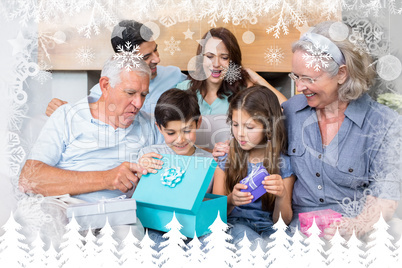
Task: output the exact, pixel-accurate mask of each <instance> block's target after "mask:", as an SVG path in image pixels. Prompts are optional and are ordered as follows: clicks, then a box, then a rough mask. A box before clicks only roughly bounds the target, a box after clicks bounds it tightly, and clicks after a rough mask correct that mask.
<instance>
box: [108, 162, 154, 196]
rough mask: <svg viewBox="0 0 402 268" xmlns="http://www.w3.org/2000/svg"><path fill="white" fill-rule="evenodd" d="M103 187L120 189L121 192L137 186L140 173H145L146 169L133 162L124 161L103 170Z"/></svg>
mask: <svg viewBox="0 0 402 268" xmlns="http://www.w3.org/2000/svg"><path fill="white" fill-rule="evenodd" d="M105 173H106V174H105V176H104V183H105V189H109V190H117V189H118V190H120V191H122V192H123V193H126V192H128V191H129V190H131V189H132V188H133V187H134V185H135V186H137V184H138V181H139V178H140V177H141V175H145V174H147V170H146V169H145V168H143V167H141V166H139V165H137V164H135V163H130V162H124V163H122V164H121V165H120V166H117V167H115V168H113V169H111V170H108V171H105Z"/></svg>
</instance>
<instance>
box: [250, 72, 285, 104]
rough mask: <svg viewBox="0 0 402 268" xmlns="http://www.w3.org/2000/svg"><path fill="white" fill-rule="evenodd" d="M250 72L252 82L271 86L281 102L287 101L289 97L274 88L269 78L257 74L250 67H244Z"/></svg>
mask: <svg viewBox="0 0 402 268" xmlns="http://www.w3.org/2000/svg"><path fill="white" fill-rule="evenodd" d="M244 69H245V70H246V71H247V72H248V74H249V75H250V80H251V83H253V84H255V85H261V86H265V87H267V88H269V89H270V90H271V91H272V92H273V93H274V94H275V95H276V97H278V101H279V103H280V104H282V103H283V102H285V101H287V100H288V99H287V98H286V97H285V96H284V95H283V94H282V93H281V92H280V91H279V90H277V89H276V88H274V87H273V86H272V85H271V84H270V83H268V81H267V80H265V79H264V78H263V77H261V76H260V75H259V74H257V73H256V72H255V71H253V70H251V69H250V68H244Z"/></svg>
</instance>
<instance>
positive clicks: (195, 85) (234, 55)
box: [189, 27, 250, 101]
mask: <svg viewBox="0 0 402 268" xmlns="http://www.w3.org/2000/svg"><path fill="white" fill-rule="evenodd" d="M208 33H210V36H211V37H209V35H208ZM207 36H208V37H209V38H212V37H215V38H219V39H221V40H222V42H223V44H225V46H226V48H227V50H228V51H229V59H230V60H231V61H232V62H233V63H234V64H235V66H236V67H241V66H242V65H241V60H242V57H241V50H240V46H239V43H238V42H237V39H236V37H235V36H234V35H233V34H232V33H231V32H230V31H229V30H228V29H226V28H223V27H219V28H212V29H211V30H209V31H208V32H207V33H205V34H204V36H203V37H202V39H204V40H205V43H204V46H205V44H206V42H207V41H208V40H209V39H206V38H207ZM204 46H202V45H201V44H199V45H198V48H197V55H204ZM202 60H203V57H198V58H197V64H196V66H198V69H197V70H196V72H197V73H200V72H204V70H203V68H202V66H203V63H202V62H200V61H202ZM240 76H241V79H237V80H236V81H235V82H233V83H229V82H227V81H225V80H224V81H223V82H222V84H221V86H220V88H219V90H218V92H217V95H218V98H221V99H222V98H223V96H224V95H225V96H229V98H228V99H229V101H230V99H231V98H232V97H233V96H234V95H235V94H236V93H237V92H239V90H240V89H242V88H245V87H246V85H247V80H248V79H249V77H250V76H249V75H248V73H247V72H246V71H245V70H244V69H243V68H241V69H240ZM189 79H190V88H189V89H190V90H192V91H193V92H197V91H198V90H199V91H200V93H201V96H202V97H203V98H205V96H206V95H207V81H206V79H204V80H201V81H200V80H197V79H194V78H193V77H192V76H189Z"/></svg>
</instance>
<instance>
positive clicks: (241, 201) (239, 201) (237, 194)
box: [228, 183, 253, 207]
mask: <svg viewBox="0 0 402 268" xmlns="http://www.w3.org/2000/svg"><path fill="white" fill-rule="evenodd" d="M241 189H247V186H246V185H244V184H241V183H238V184H236V185H235V186H234V187H233V191H232V193H231V194H230V195H229V196H228V198H230V199H231V200H230V202H231V203H232V205H233V206H236V207H238V206H241V205H245V204H249V203H251V200H252V199H253V196H252V195H251V193H249V192H241V191H240V190H241Z"/></svg>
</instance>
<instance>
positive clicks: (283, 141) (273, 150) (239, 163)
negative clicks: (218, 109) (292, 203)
mask: <svg viewBox="0 0 402 268" xmlns="http://www.w3.org/2000/svg"><path fill="white" fill-rule="evenodd" d="M234 110H237V111H240V110H242V111H246V112H247V113H248V114H249V115H250V116H251V117H252V119H253V120H255V121H257V122H259V123H261V124H262V125H263V126H264V132H265V133H264V134H265V137H264V140H263V144H262V145H257V146H264V147H265V153H264V160H263V166H264V167H265V168H266V169H267V171H268V173H269V174H279V172H280V165H281V164H282V163H280V155H281V153H285V150H286V147H287V137H286V129H285V124H284V121H283V117H282V110H281V107H280V104H279V101H278V98H277V97H276V96H275V94H274V93H272V91H271V90H269V89H268V88H266V87H264V86H253V87H250V88H247V89H244V90H241V91H240V92H238V93H237V94H236V95H235V96H234V97H233V99H232V101H231V102H230V105H229V112H228V122H229V123H230V124H232V116H233V111H234ZM248 161H249V152H248V151H245V150H243V149H242V148H241V147H240V145H239V143H238V142H237V141H236V140H235V139H232V140H231V143H230V151H229V154H228V157H227V160H226V166H225V175H226V193H227V194H229V193H231V192H232V190H233V187H234V186H235V185H236V184H237V183H239V182H240V181H241V180H242V179H243V178H244V177H246V176H247V169H248ZM274 203H275V195H272V194H269V193H265V194H264V195H263V196H262V209H263V210H266V211H272V210H273V209H274Z"/></svg>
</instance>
